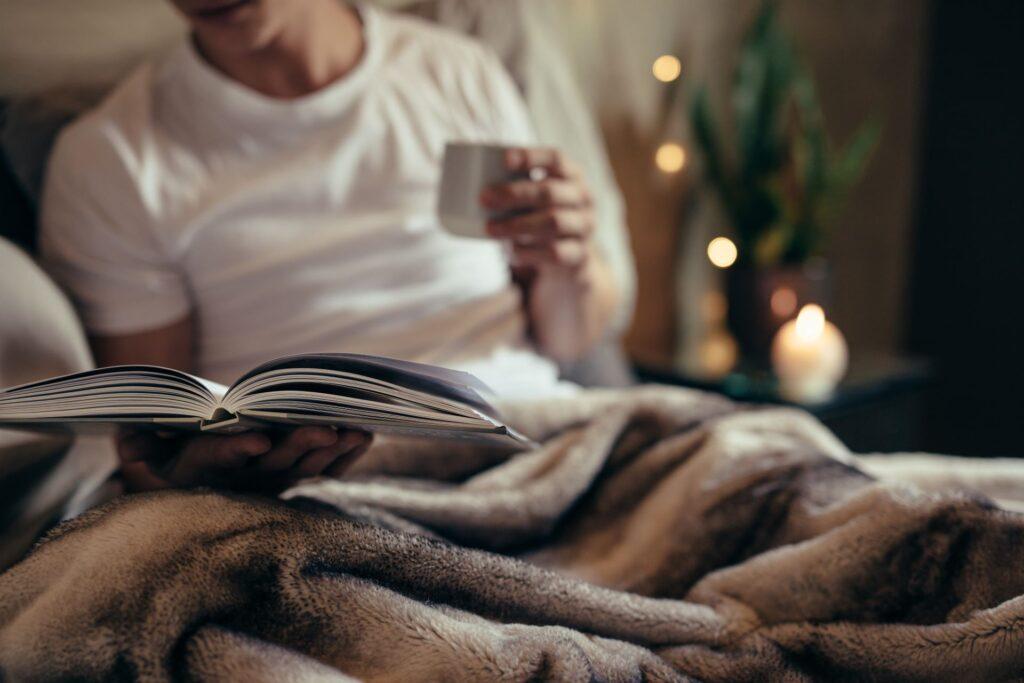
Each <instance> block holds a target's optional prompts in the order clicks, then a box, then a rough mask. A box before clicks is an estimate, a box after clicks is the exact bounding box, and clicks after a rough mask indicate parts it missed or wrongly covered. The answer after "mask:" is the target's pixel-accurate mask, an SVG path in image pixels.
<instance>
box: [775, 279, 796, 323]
mask: <svg viewBox="0 0 1024 683" xmlns="http://www.w3.org/2000/svg"><path fill="white" fill-rule="evenodd" d="M796 303H797V301H796V292H794V291H793V290H792V289H790V288H789V287H779V288H778V289H776V290H775V291H774V292H772V298H771V306H772V313H774V314H775V316H776V317H778V318H788V317H789V316H791V315H793V311H795V310H796Z"/></svg>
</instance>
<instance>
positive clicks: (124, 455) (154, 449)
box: [115, 431, 173, 463]
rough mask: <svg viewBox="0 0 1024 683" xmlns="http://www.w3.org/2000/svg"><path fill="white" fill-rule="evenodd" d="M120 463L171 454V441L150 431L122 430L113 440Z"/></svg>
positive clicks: (142, 460)
mask: <svg viewBox="0 0 1024 683" xmlns="http://www.w3.org/2000/svg"><path fill="white" fill-rule="evenodd" d="M115 444H116V447H117V457H118V459H119V460H120V461H121V462H122V463H130V462H144V461H147V460H154V459H160V458H161V456H166V455H171V454H172V452H173V451H172V448H173V445H172V442H171V441H170V440H168V439H161V438H160V437H158V436H157V435H156V434H155V433H153V432H150V431H133V432H123V433H122V434H120V435H118V437H117V439H116V441H115Z"/></svg>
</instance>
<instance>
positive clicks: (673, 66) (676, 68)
mask: <svg viewBox="0 0 1024 683" xmlns="http://www.w3.org/2000/svg"><path fill="white" fill-rule="evenodd" d="M651 71H652V72H654V77H655V78H657V79H658V80H659V81H661V82H662V83H670V82H672V81H674V80H676V79H677V78H679V74H680V73H682V71H683V65H682V64H680V63H679V58H678V57H676V56H675V55H662V56H660V57H658V58H657V59H655V60H654V65H653V66H652V67H651Z"/></svg>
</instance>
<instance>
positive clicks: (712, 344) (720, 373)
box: [699, 330, 739, 379]
mask: <svg viewBox="0 0 1024 683" xmlns="http://www.w3.org/2000/svg"><path fill="white" fill-rule="evenodd" d="M699 354H700V366H701V372H702V374H703V375H704V376H705V377H708V378H715V379H717V378H719V377H724V376H725V375H728V374H729V372H730V371H731V370H732V369H733V368H734V367H735V366H736V361H737V359H738V358H739V349H738V347H737V346H736V340H735V339H733V338H732V335H731V334H729V333H728V332H726V331H725V330H716V331H714V332H712V333H711V334H709V335H708V336H707V337H706V338H704V340H703V341H701V343H700V348H699Z"/></svg>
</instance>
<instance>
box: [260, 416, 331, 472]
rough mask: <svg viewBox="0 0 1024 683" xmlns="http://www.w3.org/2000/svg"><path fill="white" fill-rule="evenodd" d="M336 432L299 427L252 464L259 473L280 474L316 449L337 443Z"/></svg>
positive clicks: (318, 428) (320, 428) (329, 429)
mask: <svg viewBox="0 0 1024 683" xmlns="http://www.w3.org/2000/svg"><path fill="white" fill-rule="evenodd" d="M338 438H339V435H338V432H337V431H335V430H334V429H332V428H330V427H299V428H298V429H294V430H292V431H291V432H289V433H287V434H286V435H285V436H284V437H283V438H282V439H281V440H280V441H279V442H277V443H276V444H274V447H273V448H272V449H271V450H270V451H268V452H267V453H266V454H265V455H262V456H260V457H259V458H258V459H257V460H256V461H255V463H254V469H256V470H258V471H261V472H281V471H283V470H287V469H289V468H290V467H292V466H293V465H294V464H295V463H296V462H298V460H299V458H301V457H302V456H304V455H305V454H306V453H308V452H310V451H314V450H316V449H318V448H326V447H328V446H333V445H335V444H336V443H337V442H338Z"/></svg>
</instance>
